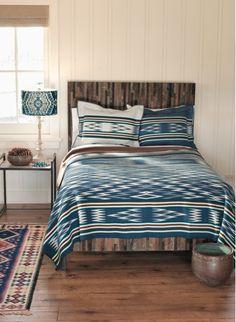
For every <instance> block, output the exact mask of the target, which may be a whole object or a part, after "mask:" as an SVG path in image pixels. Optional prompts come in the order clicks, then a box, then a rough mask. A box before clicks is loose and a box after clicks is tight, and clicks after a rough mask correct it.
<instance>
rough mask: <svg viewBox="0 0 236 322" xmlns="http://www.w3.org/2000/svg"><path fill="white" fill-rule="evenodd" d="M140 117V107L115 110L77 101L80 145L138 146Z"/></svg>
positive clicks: (141, 108)
mask: <svg viewBox="0 0 236 322" xmlns="http://www.w3.org/2000/svg"><path fill="white" fill-rule="evenodd" d="M142 115H143V106H141V105H136V106H133V107H131V108H129V109H127V110H116V109H111V108H104V107H102V106H99V105H97V104H93V103H89V102H82V101H79V102H78V116H79V137H80V144H81V145H84V144H109V145H126V146H139V140H138V139H139V131H140V122H141V118H142Z"/></svg>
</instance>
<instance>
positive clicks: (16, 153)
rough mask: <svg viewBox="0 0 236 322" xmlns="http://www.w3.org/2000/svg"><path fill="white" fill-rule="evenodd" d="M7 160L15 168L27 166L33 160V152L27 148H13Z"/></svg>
mask: <svg viewBox="0 0 236 322" xmlns="http://www.w3.org/2000/svg"><path fill="white" fill-rule="evenodd" d="M7 160H8V161H9V162H10V163H11V164H12V165H14V166H26V165H29V164H30V162H32V160H33V155H32V152H31V151H30V150H29V149H26V148H13V149H12V150H11V151H9V152H8V155H7Z"/></svg>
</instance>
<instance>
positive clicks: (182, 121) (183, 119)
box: [139, 105, 196, 148]
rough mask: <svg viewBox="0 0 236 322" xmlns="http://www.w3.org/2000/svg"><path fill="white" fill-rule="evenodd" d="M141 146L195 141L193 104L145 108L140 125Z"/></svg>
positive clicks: (190, 144) (185, 144) (184, 144)
mask: <svg viewBox="0 0 236 322" xmlns="http://www.w3.org/2000/svg"><path fill="white" fill-rule="evenodd" d="M139 143H140V145H141V146H157V145H181V146H188V147H192V148H196V147H195V145H194V143H193V106H192V105H182V106H178V107H171V108H165V109H163V110H156V111H154V110H151V109H148V108H145V109H144V114H143V118H142V120H141V125H140V134H139Z"/></svg>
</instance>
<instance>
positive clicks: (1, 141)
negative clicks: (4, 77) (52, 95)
mask: <svg viewBox="0 0 236 322" xmlns="http://www.w3.org/2000/svg"><path fill="white" fill-rule="evenodd" d="M15 41H16V38H15ZM15 54H16V53H15ZM49 54H50V51H49V37H48V27H44V57H45V59H44V69H43V72H44V87H45V88H46V87H50V88H51V86H49V84H48V79H49V63H48V62H49V59H50V57H49ZM15 72H16V75H17V70H15ZM27 72H28V71H27ZM30 72H31V71H30ZM16 92H17V91H16ZM16 95H18V93H17V94H16ZM16 99H17V97H16ZM0 104H1V102H0ZM17 113H19V111H18V112H17ZM42 119H43V120H42V138H43V145H44V148H45V147H46V148H50V147H53V148H58V147H59V141H60V140H59V137H58V136H59V129H58V116H57V115H55V116H50V117H43V118H42ZM55 119H56V120H57V122H55ZM37 130H38V129H37V121H36V118H35V122H32V123H19V122H17V123H1V122H0V150H5V149H6V148H10V147H12V146H16V145H19V146H21V145H24V146H26V145H27V146H28V147H31V148H34V147H35V142H36V140H37V135H38V132H37Z"/></svg>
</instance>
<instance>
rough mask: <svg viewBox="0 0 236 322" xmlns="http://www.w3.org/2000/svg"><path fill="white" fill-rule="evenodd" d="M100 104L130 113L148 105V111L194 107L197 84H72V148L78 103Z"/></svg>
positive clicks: (69, 111) (70, 105) (70, 123)
mask: <svg viewBox="0 0 236 322" xmlns="http://www.w3.org/2000/svg"><path fill="white" fill-rule="evenodd" d="M78 100H81V101H86V102H91V103H96V104H99V105H101V106H103V107H107V108H108V107H109V108H115V109H119V110H124V109H126V104H130V105H144V107H148V108H153V109H154V108H167V107H173V106H178V105H182V104H194V102H195V84H194V83H154V82H107V81H106V82H98V81H70V82H68V147H69V149H70V147H71V141H72V117H71V109H72V108H76V106H77V101H78Z"/></svg>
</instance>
